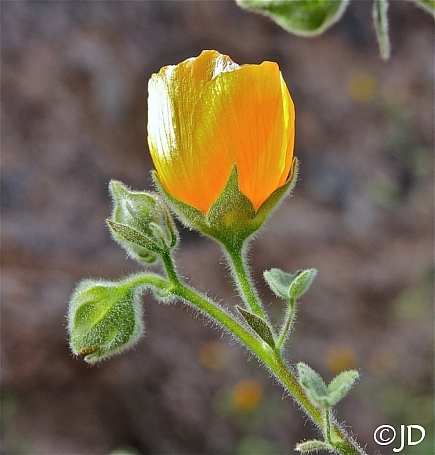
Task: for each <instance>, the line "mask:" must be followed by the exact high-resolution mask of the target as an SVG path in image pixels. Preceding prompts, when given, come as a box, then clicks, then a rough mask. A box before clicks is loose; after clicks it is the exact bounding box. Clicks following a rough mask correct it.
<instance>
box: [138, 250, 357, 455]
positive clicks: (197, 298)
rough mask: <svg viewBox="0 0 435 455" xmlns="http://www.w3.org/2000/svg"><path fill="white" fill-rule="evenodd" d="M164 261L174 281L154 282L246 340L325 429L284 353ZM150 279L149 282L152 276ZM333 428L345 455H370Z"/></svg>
mask: <svg viewBox="0 0 435 455" xmlns="http://www.w3.org/2000/svg"><path fill="white" fill-rule="evenodd" d="M240 258H241V256H240ZM163 263H164V265H165V267H166V270H167V274H168V278H169V280H170V281H166V280H160V281H161V282H160V283H158V282H157V281H154V283H153V284H154V285H156V286H157V287H160V288H163V289H164V290H165V291H169V292H170V294H171V295H173V296H176V297H179V298H181V299H182V300H184V301H185V302H187V303H189V304H191V305H192V306H193V307H194V308H196V309H197V310H199V311H200V312H202V313H204V314H206V315H207V316H208V317H210V318H211V319H212V320H214V321H215V322H218V323H219V324H220V325H221V326H222V327H223V328H224V329H226V330H227V331H228V332H230V333H231V334H232V335H233V336H234V337H235V338H236V339H238V340H239V341H240V342H242V343H243V344H244V345H245V346H246V347H247V348H248V349H249V350H250V351H251V352H252V353H253V354H254V355H255V356H256V357H257V358H258V359H259V360H260V361H261V363H262V364H264V365H265V366H266V367H267V368H268V369H269V370H270V371H271V372H272V373H273V375H274V376H275V377H276V379H277V380H278V381H279V382H280V383H281V384H282V385H283V386H284V387H285V388H286V389H287V390H288V391H289V392H290V394H291V395H292V396H293V398H294V400H295V401H296V402H297V403H298V404H299V405H300V406H301V408H302V409H303V410H304V411H305V413H306V414H307V415H308V417H310V419H311V420H312V421H313V422H314V423H315V424H316V425H317V426H318V427H319V428H323V427H324V415H323V414H322V411H321V410H320V409H319V408H317V407H316V406H315V405H313V403H312V402H311V401H310V400H309V398H308V396H307V395H306V393H305V391H304V390H303V388H302V387H301V385H300V384H299V382H298V380H297V378H296V376H295V374H294V373H293V371H292V370H291V368H290V367H289V366H288V365H287V363H286V362H285V361H284V359H283V358H282V356H281V353H280V352H279V351H277V350H274V349H272V348H271V347H270V346H269V345H268V344H267V343H265V342H264V341H263V340H261V339H260V338H258V337H257V336H256V335H254V334H253V333H251V331H249V330H248V329H246V328H245V327H244V326H243V325H242V324H241V323H240V322H239V321H238V320H237V319H236V318H235V317H234V316H233V315H231V314H230V313H228V312H227V311H225V310H224V309H223V308H221V307H220V306H219V305H218V304H217V303H215V302H213V301H212V300H210V299H208V298H206V297H204V296H203V295H201V294H199V293H198V292H196V291H195V290H194V289H192V288H190V287H189V286H186V285H185V284H183V283H182V282H181V281H180V280H179V278H178V276H177V272H176V270H175V266H174V264H173V262H172V258H171V257H170V255H169V254H168V255H166V257H163ZM242 264H243V261H242ZM243 269H244V267H243ZM240 271H241V269H240ZM242 276H245V277H246V274H243V273H242ZM147 282H149V279H148V280H147ZM247 283H249V286H250V288H251V291H250V295H251V297H252V296H253V295H255V292H254V291H253V289H252V286H251V285H250V282H249V281H247ZM247 286H248V284H244V285H243V288H244V289H247ZM260 309H261V307H260ZM261 312H262V309H261ZM330 431H331V432H333V433H334V436H335V439H336V440H337V443H336V444H335V447H336V450H337V453H340V454H342V455H366V454H365V452H364V451H363V449H361V448H360V447H359V446H358V444H357V443H356V442H355V441H354V440H353V439H352V438H350V437H349V436H348V435H347V434H346V432H345V431H344V430H343V429H341V428H340V427H339V426H338V425H337V424H336V423H335V422H331V423H330ZM338 441H339V442H338Z"/></svg>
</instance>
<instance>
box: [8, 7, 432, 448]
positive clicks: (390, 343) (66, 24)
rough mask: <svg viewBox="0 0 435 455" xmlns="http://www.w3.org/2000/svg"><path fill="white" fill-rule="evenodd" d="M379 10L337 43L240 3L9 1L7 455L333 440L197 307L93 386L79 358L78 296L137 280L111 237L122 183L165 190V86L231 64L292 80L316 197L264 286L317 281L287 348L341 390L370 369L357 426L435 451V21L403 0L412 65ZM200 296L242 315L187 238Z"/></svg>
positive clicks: (265, 264)
mask: <svg viewBox="0 0 435 455" xmlns="http://www.w3.org/2000/svg"><path fill="white" fill-rule="evenodd" d="M371 6H372V2H369V1H355V0H354V1H352V2H351V3H350V7H349V8H348V10H347V12H346V13H345V16H344V18H343V19H342V20H341V21H340V23H338V24H336V25H335V26H334V27H333V28H332V29H330V30H329V31H328V32H327V33H325V34H324V35H322V36H321V37H319V38H314V39H303V38H298V37H294V36H292V35H289V34H287V33H286V32H285V31H284V30H282V29H281V28H279V27H278V26H277V25H275V24H274V23H273V22H271V21H269V20H268V19H266V18H264V17H261V16H257V15H253V14H250V13H248V12H246V11H242V10H241V9H239V8H238V7H237V6H236V4H235V3H233V2H232V1H149V2H148V1H144V2H116V1H115V2H22V1H20V2H2V3H1V46H2V66H1V76H2V78H1V90H2V91H1V95H2V117H1V129H2V131H1V132H2V142H1V149H2V187H1V188H2V194H1V196H2V313H1V316H2V318H1V323H2V326H1V354H2V368H1V372H2V397H1V418H2V435H1V453H2V454H3V455H9V454H10V455H12V454H35V455H36V454H38V455H39V454H41V455H51V454H53V455H54V454H57V455H67V454H109V453H112V452H115V453H117V452H116V451H118V453H121V452H119V451H121V450H124V451H129V452H130V453H138V454H144V455H147V454H242V455H243V454H246V455H253V454H291V453H294V449H293V448H294V445H295V444H296V443H297V442H298V441H300V440H301V439H303V438H312V437H316V436H317V434H316V431H315V430H314V429H313V426H312V425H311V424H310V423H309V422H307V421H306V419H305V418H304V417H303V416H302V414H301V412H300V411H299V410H298V409H297V407H296V406H295V405H294V403H293V402H292V400H291V399H290V398H288V397H286V396H285V394H284V393H283V391H282V389H281V388H280V386H279V385H278V384H276V383H274V381H273V380H271V378H269V375H268V373H267V372H266V371H264V370H262V369H260V368H259V367H258V364H257V361H256V360H255V359H250V358H249V356H247V355H246V353H245V351H244V350H243V349H242V348H241V347H239V346H238V345H235V344H234V343H232V342H231V340H230V339H228V337H223V338H221V333H220V331H219V330H217V329H216V328H213V327H212V326H211V325H210V324H207V325H205V324H204V322H205V321H203V320H202V318H198V317H196V316H195V315H194V314H193V313H192V312H191V311H189V310H188V311H186V309H185V307H183V306H182V305H179V304H177V305H175V306H173V305H171V306H164V305H159V304H158V303H156V302H155V301H154V300H153V299H152V297H151V295H149V294H147V295H145V296H144V298H143V302H144V307H145V318H146V336H145V337H144V338H143V339H142V340H141V341H140V343H139V344H138V345H137V347H136V349H135V350H133V351H131V352H128V353H126V354H124V355H122V356H119V357H116V358H114V359H112V360H110V361H107V362H103V363H102V364H100V365H99V366H96V367H93V368H91V367H89V366H87V365H86V364H85V363H84V362H83V360H80V359H79V360H78V359H75V358H73V357H72V356H71V354H70V352H69V349H68V338H67V333H66V328H65V326H66V319H65V314H66V310H67V302H68V298H69V296H70V294H71V292H72V291H73V289H74V286H75V283H76V282H77V281H79V280H81V279H83V278H88V277H91V276H92V277H103V278H107V279H111V278H112V279H116V278H118V277H120V276H122V275H123V274H127V273H128V272H130V271H134V270H137V265H136V264H135V263H133V262H131V261H128V260H126V258H125V253H124V252H123V250H121V249H120V248H119V247H118V246H117V245H115V244H114V243H113V242H112V241H111V239H110V235H109V233H108V231H107V229H106V227H105V223H104V219H105V217H107V216H108V215H109V213H110V200H109V197H108V192H107V185H108V182H109V180H110V179H112V178H116V179H120V180H122V181H123V182H124V183H126V184H127V185H129V186H131V187H132V188H134V189H149V188H150V177H149V171H150V169H151V162H150V158H149V156H148V150H147V143H146V124H147V118H146V112H147V82H148V79H149V77H150V75H151V74H152V73H153V72H157V71H158V70H159V69H160V67H161V66H163V65H167V64H176V63H179V62H180V61H182V60H184V59H185V58H188V57H192V56H196V55H198V54H199V53H200V52H201V50H203V49H206V48H210V49H217V50H219V51H220V52H222V53H227V54H229V55H230V56H231V57H232V58H233V60H234V61H236V62H237V63H240V64H243V63H259V62H261V61H263V60H274V61H277V62H278V63H279V65H280V67H281V69H282V72H283V74H284V77H285V79H286V81H287V84H288V87H289V89H290V91H291V93H292V96H293V99H294V101H295V105H296V112H297V116H296V117H297V118H296V128H297V129H296V131H297V133H296V155H297V156H298V157H299V159H300V164H301V166H300V179H299V183H298V185H297V187H296V189H295V192H294V196H293V197H292V198H291V199H289V200H288V201H286V202H285V203H284V204H283V205H282V206H281V208H280V210H279V211H278V212H276V214H275V215H274V217H273V218H272V219H271V221H270V222H269V223H268V225H267V227H266V229H265V230H264V231H263V233H262V235H261V236H260V237H259V238H258V240H257V241H256V243H255V244H254V247H253V249H252V254H251V264H252V266H253V269H254V275H255V279H256V281H257V283H258V286H259V290H260V292H261V295H262V297H263V298H264V301H265V302H266V303H267V305H268V309H269V311H270V313H271V315H272V317H273V318H274V320H278V318H279V316H280V315H281V311H282V310H283V307H282V304H281V302H278V301H277V300H276V299H275V298H273V296H272V295H271V294H270V292H269V291H268V289H267V288H266V285H265V284H264V281H263V279H262V272H263V270H265V269H268V268H271V267H280V268H282V269H284V270H287V271H289V272H294V271H296V270H297V269H299V268H304V267H315V268H317V269H318V270H319V275H318V278H317V279H316V281H315V283H314V285H313V286H312V288H311V290H310V292H309V294H307V295H306V296H305V297H304V298H303V299H302V301H301V303H300V311H299V317H298V321H297V324H296V327H295V333H294V334H293V337H292V338H291V342H290V343H289V346H288V348H287V351H286V352H287V357H288V358H289V359H290V360H291V362H293V363H296V362H298V361H305V362H307V363H309V364H310V365H311V366H312V367H313V368H315V369H316V370H318V371H319V372H320V373H321V374H322V376H323V377H324V378H325V379H326V380H328V381H329V380H330V379H331V378H332V377H333V375H334V374H336V373H337V372H338V371H340V370H342V369H343V368H350V367H352V368H357V369H358V370H359V371H360V373H361V381H360V383H358V385H357V386H356V387H355V388H354V390H353V391H352V393H351V394H350V395H349V396H348V397H347V398H346V399H345V400H344V401H343V402H342V403H341V404H340V406H339V407H338V408H339V409H338V411H339V414H338V416H339V419H340V420H345V421H346V423H347V424H348V425H350V426H351V427H352V431H353V432H354V433H355V434H356V436H357V438H358V441H359V442H360V443H361V444H363V445H364V444H367V450H368V451H369V452H370V453H373V452H374V451H375V450H380V451H381V453H391V449H392V447H393V446H394V447H398V445H399V444H398V442H397V444H395V445H393V446H386V447H379V446H377V445H376V444H375V443H374V442H373V431H374V430H375V428H376V427H377V426H379V425H381V424H389V425H393V426H395V427H396V428H397V429H398V428H399V426H400V425H401V424H403V425H408V424H418V425H422V426H424V427H425V428H426V438H425V441H424V442H423V443H421V444H419V445H418V446H413V447H408V448H406V449H405V450H404V451H403V452H402V453H403V454H405V453H407V454H412V455H415V454H426V455H429V454H431V453H432V450H433V431H432V429H433V404H432V385H433V348H432V347H433V279H432V278H433V246H434V242H433V240H434V239H433V174H434V173H433V148H434V143H433V139H434V93H433V88H434V57H433V50H434V49H433V44H434V28H433V19H431V18H430V16H429V15H427V14H426V13H424V12H423V11H421V10H419V9H417V8H416V7H415V6H414V5H412V4H411V3H409V2H401V1H394V2H391V7H390V13H389V15H390V19H391V26H390V29H391V39H392V58H391V60H390V61H388V62H383V61H382V60H381V59H380V57H379V51H378V47H377V43H376V38H375V33H374V30H373V25H372V22H371ZM178 259H179V264H180V267H181V269H182V271H183V274H184V276H186V277H187V278H188V280H189V282H190V283H191V284H194V285H195V286H197V287H198V288H200V289H202V290H208V291H209V294H210V295H212V296H216V297H217V298H220V299H223V300H224V301H226V302H228V303H229V304H230V305H231V304H233V303H234V302H237V298H236V296H235V290H234V288H233V287H232V285H231V284H229V283H228V271H227V270H226V269H225V266H224V265H223V261H222V254H221V252H220V251H219V249H218V248H217V247H216V246H215V245H214V244H212V243H211V242H210V241H208V240H205V239H202V238H200V237H199V236H198V235H196V234H194V233H189V232H186V231H183V232H182V242H181V246H180V248H179V251H178Z"/></svg>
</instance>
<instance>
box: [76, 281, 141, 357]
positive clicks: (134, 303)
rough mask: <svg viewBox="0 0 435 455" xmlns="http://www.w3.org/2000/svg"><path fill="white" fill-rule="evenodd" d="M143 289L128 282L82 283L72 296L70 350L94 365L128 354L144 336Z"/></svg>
mask: <svg viewBox="0 0 435 455" xmlns="http://www.w3.org/2000/svg"><path fill="white" fill-rule="evenodd" d="M140 294H141V287H140V286H137V285H136V286H135V285H132V284H129V283H128V282H125V283H122V282H118V283H113V282H110V281H102V280H85V281H82V282H81V283H80V284H79V285H78V286H77V288H76V290H75V292H74V293H73V295H72V296H71V300H70V303H69V310H68V331H69V335H70V346H71V350H72V352H73V353H74V354H76V355H84V356H85V360H86V362H88V363H95V362H98V361H100V360H103V359H105V358H108V357H111V356H113V355H116V354H118V353H120V352H122V351H125V350H126V349H128V348H129V347H131V346H132V345H133V344H135V343H136V342H137V341H138V339H139V338H140V336H141V335H142V333H143V322H142V305H141V301H140Z"/></svg>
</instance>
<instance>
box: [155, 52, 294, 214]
mask: <svg viewBox="0 0 435 455" xmlns="http://www.w3.org/2000/svg"><path fill="white" fill-rule="evenodd" d="M148 88H149V99H148V143H149V148H150V153H151V157H152V159H153V162H154V165H155V167H156V171H157V176H158V179H159V181H160V183H161V185H162V186H163V187H164V189H165V190H166V191H167V192H168V193H169V194H171V195H172V196H174V197H175V198H177V199H179V200H181V201H182V202H184V203H186V204H188V205H190V206H193V207H195V208H197V209H199V210H200V211H202V212H203V213H204V214H205V213H207V211H208V210H209V208H210V206H211V205H212V204H213V202H214V201H216V199H217V198H218V196H219V195H220V193H221V192H222V190H223V189H224V187H225V185H226V183H227V181H228V178H229V176H230V173H231V171H232V168H233V166H234V165H236V166H237V171H238V184H239V189H240V191H241V192H242V193H243V194H244V195H245V196H246V197H248V199H249V200H250V201H251V202H252V204H253V206H254V209H255V210H256V211H257V210H258V208H259V207H260V206H261V204H262V203H263V202H264V201H265V200H266V199H267V198H268V197H269V196H270V195H271V194H272V193H273V192H274V191H275V190H276V189H277V188H280V187H281V186H283V185H284V184H285V183H286V182H287V180H288V178H289V175H290V174H291V171H292V165H293V145H294V121H295V111H294V105H293V101H292V99H291V97H290V94H289V92H288V89H287V86H286V84H285V82H284V79H283V77H282V75H281V72H280V70H279V68H278V65H277V64H276V63H273V62H263V63H262V64H260V65H243V66H239V65H237V64H236V63H234V62H233V61H232V60H231V59H230V58H229V57H228V56H226V55H222V54H220V53H219V52H217V51H211V50H207V51H203V52H202V53H201V55H199V56H198V57H196V58H190V59H188V60H185V61H184V62H182V63H180V64H179V65H175V66H166V67H164V68H162V69H161V70H160V71H159V73H157V74H153V75H152V77H151V79H150V81H149V87H148Z"/></svg>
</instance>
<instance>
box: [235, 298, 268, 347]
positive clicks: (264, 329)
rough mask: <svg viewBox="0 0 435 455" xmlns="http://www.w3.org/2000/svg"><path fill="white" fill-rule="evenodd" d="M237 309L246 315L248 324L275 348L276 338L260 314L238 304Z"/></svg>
mask: <svg viewBox="0 0 435 455" xmlns="http://www.w3.org/2000/svg"><path fill="white" fill-rule="evenodd" d="M237 310H238V311H239V313H240V314H241V315H242V316H243V317H244V319H245V321H246V322H247V323H248V325H249V326H250V327H251V328H252V329H253V330H254V331H255V332H256V333H257V334H258V335H259V336H260V338H261V339H262V340H263V341H265V342H266V343H267V344H268V345H269V346H270V347H271V348H272V349H275V340H274V338H273V334H272V331H271V330H270V327H269V325H268V324H267V323H266V322H265V321H264V320H263V319H261V318H259V317H258V316H255V315H254V314H252V313H250V312H249V311H246V310H244V309H243V308H240V307H239V306H237Z"/></svg>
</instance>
